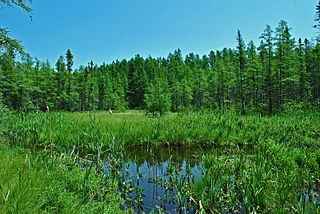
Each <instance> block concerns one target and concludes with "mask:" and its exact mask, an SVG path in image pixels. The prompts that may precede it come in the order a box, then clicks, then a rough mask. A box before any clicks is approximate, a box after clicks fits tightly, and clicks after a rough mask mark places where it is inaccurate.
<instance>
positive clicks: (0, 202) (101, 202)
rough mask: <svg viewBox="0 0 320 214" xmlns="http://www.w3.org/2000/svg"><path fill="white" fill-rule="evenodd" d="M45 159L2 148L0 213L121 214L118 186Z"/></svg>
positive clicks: (70, 163) (66, 161)
mask: <svg viewBox="0 0 320 214" xmlns="http://www.w3.org/2000/svg"><path fill="white" fill-rule="evenodd" d="M43 155H45V156H48V154H45V153H42V152H41V154H39V153H38V154H37V155H36V156H35V155H34V154H32V153H31V152H30V151H27V150H22V149H18V148H13V149H8V148H3V147H0V213H122V211H121V209H120V203H121V199H120V197H119V196H117V195H116V194H117V189H118V187H117V185H116V183H115V182H113V181H112V180H107V181H106V180H105V179H104V177H101V176H96V175H95V173H94V170H89V168H88V169H85V170H83V169H80V168H79V167H77V166H76V165H75V164H74V162H73V159H71V158H70V157H66V158H65V159H61V158H59V157H57V156H55V157H53V159H51V160H50V161H49V162H48V161H47V159H46V158H44V157H43Z"/></svg>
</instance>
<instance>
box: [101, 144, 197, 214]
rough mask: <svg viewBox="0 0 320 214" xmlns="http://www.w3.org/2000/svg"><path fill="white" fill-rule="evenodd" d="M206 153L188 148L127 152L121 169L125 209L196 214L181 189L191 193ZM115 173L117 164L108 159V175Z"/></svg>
mask: <svg viewBox="0 0 320 214" xmlns="http://www.w3.org/2000/svg"><path fill="white" fill-rule="evenodd" d="M202 154H203V149H202V148H187V147H184V148H182V147H175V148H167V147H154V148H148V149H145V148H134V149H126V150H125V152H124V153H123V158H122V160H121V161H120V163H119V164H118V166H117V168H118V169H117V170H118V171H119V174H121V175H120V179H121V188H120V189H121V190H122V192H126V193H127V194H126V195H125V196H124V197H125V199H126V204H125V206H132V205H133V206H134V207H135V212H137V213H139V212H142V211H143V212H145V213H149V212H151V211H152V210H154V211H156V210H158V208H157V207H161V208H162V209H163V210H164V211H166V212H169V213H179V212H182V210H184V211H186V212H188V213H193V210H192V208H190V207H188V206H187V197H186V196H182V195H180V196H179V194H180V193H179V194H178V192H177V190H178V191H179V192H180V191H181V192H183V191H187V189H186V187H187V186H188V184H190V183H192V182H194V181H195V180H196V179H198V178H200V176H201V168H202V167H201V164H199V162H200V159H201V156H202ZM112 171H115V170H114V164H113V163H112V162H111V161H110V160H108V158H107V159H106V162H105V173H107V174H112ZM179 204H180V207H179Z"/></svg>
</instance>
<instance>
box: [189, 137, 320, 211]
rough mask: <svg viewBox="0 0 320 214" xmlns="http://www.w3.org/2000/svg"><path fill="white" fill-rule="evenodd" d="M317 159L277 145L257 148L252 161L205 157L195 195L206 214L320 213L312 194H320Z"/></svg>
mask: <svg viewBox="0 0 320 214" xmlns="http://www.w3.org/2000/svg"><path fill="white" fill-rule="evenodd" d="M319 158H320V153H319V151H316V152H315V151H312V150H310V149H299V148H295V149H292V148H289V147H286V146H283V145H281V144H279V143H275V142H273V141H268V142H259V145H257V146H256V150H255V154H254V155H248V154H245V153H243V151H240V150H239V151H234V153H233V154H229V155H226V156H221V155H217V154H212V155H209V156H206V157H204V167H205V169H204V170H205V171H204V173H203V174H204V176H203V177H202V178H201V179H200V180H199V181H198V182H197V183H196V184H195V185H194V186H193V195H194V197H195V199H196V201H202V204H203V206H204V207H205V209H206V210H207V211H208V212H211V211H212V212H221V213H225V212H227V213H235V212H241V213H319V212H320V206H319V204H317V203H319V195H318V193H316V194H313V193H312V192H318V191H319V186H318V185H319V176H320V170H319V163H318V161H319ZM302 162H303V163H302ZM306 190H307V191H306ZM307 192H308V193H307Z"/></svg>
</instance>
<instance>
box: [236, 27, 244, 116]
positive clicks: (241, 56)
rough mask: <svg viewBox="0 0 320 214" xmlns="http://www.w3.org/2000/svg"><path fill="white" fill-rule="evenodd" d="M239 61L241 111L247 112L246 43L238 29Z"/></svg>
mask: <svg viewBox="0 0 320 214" xmlns="http://www.w3.org/2000/svg"><path fill="white" fill-rule="evenodd" d="M237 41H238V46H237V49H238V61H239V96H240V102H241V113H242V114H245V109H244V83H243V82H244V80H243V79H244V76H245V74H244V73H245V45H244V41H243V39H242V36H241V33H240V30H238V36H237Z"/></svg>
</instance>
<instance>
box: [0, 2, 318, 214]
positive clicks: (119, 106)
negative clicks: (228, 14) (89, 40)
mask: <svg viewBox="0 0 320 214" xmlns="http://www.w3.org/2000/svg"><path fill="white" fill-rule="evenodd" d="M31 3H32V1H30V0H19V1H15V0H9V1H7V0H0V7H1V8H2V9H3V8H7V7H13V6H17V7H20V8H22V9H23V10H24V11H25V12H27V14H28V15H31V7H30V4H31ZM316 12H317V16H316V21H317V25H316V27H318V28H319V24H318V22H319V21H320V2H319V4H318V6H317V11H316ZM259 38H260V39H261V43H260V45H259V46H258V47H257V46H255V44H254V43H253V42H252V41H251V42H249V43H248V44H247V45H246V44H245V42H244V40H243V38H242V35H241V33H240V30H238V31H237V35H236V41H237V47H236V48H235V49H231V48H224V49H222V50H217V51H210V53H209V54H208V55H204V56H202V57H200V56H199V55H198V54H194V53H190V54H188V55H186V56H183V54H182V52H181V50H180V49H178V50H176V51H174V52H173V53H170V54H169V55H168V57H167V58H164V57H159V58H152V57H151V56H150V57H148V58H145V59H144V58H143V57H141V56H140V55H139V54H137V55H136V56H135V57H134V58H132V59H130V60H126V59H124V60H122V61H119V60H116V61H114V62H112V63H109V64H105V63H103V64H102V65H97V64H94V62H93V61H92V60H91V61H90V63H88V65H87V66H80V67H79V68H77V69H73V64H74V61H73V54H72V53H71V50H70V49H68V50H67V52H66V55H65V57H64V56H61V57H60V58H59V59H58V60H57V62H56V64H55V68H53V67H51V65H50V63H49V62H41V61H40V60H38V59H37V58H33V57H31V56H30V55H29V54H27V53H25V51H24V49H23V47H22V46H21V44H20V42H19V41H17V40H15V39H12V38H10V36H9V31H8V30H7V29H5V28H0V213H143V212H146V213H320V112H319V107H320V42H319V39H307V38H306V39H304V40H302V39H301V38H299V39H297V40H296V39H295V38H292V35H291V28H290V27H289V26H288V24H287V22H286V21H283V20H281V21H280V22H279V23H278V26H277V27H276V28H275V30H274V31H273V30H272V28H271V27H270V26H269V25H267V26H266V28H265V30H264V31H263V32H262V34H261V36H260V37H259Z"/></svg>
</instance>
